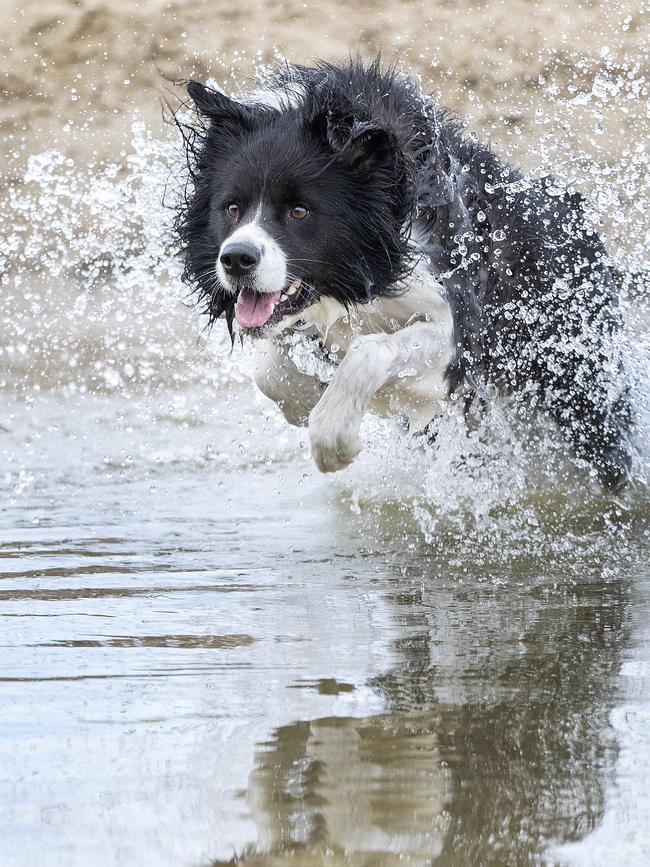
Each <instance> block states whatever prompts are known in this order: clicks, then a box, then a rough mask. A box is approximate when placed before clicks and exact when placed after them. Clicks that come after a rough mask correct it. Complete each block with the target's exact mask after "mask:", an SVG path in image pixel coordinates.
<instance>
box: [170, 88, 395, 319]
mask: <svg viewBox="0 0 650 867" xmlns="http://www.w3.org/2000/svg"><path fill="white" fill-rule="evenodd" d="M188 90H189V93H190V96H191V97H192V99H193V100H194V102H195V103H196V106H197V108H198V110H199V112H200V114H201V115H202V116H203V117H204V118H205V119H207V121H208V124H207V127H206V129H205V132H204V134H203V135H202V136H201V138H200V140H199V146H198V147H196V148H194V150H192V151H191V153H190V168H191V170H192V172H193V181H194V190H193V194H192V196H191V197H190V198H189V199H188V202H187V204H186V208H185V210H184V211H183V212H182V214H181V216H180V219H179V221H178V223H177V228H178V229H179V233H180V235H181V238H182V240H183V241H184V242H185V254H186V273H185V276H186V279H189V280H190V281H191V282H194V283H196V284H198V288H199V292H200V294H201V296H202V298H203V300H204V301H205V303H206V307H207V311H208V313H209V314H210V315H211V318H216V317H218V316H219V315H221V313H225V314H226V317H227V318H228V320H229V323H230V322H231V321H232V318H233V315H234V316H235V317H236V319H237V321H238V323H239V326H240V328H241V329H242V330H243V331H246V332H248V333H251V334H254V335H264V336H268V335H269V334H272V333H273V332H274V331H278V330H281V329H282V328H283V327H285V326H286V325H288V324H290V323H292V322H295V321H296V319H297V318H300V315H301V314H302V313H303V311H305V310H306V309H307V308H309V307H311V306H312V305H315V304H318V303H319V301H320V299H321V298H323V297H331V298H335V299H336V300H338V301H340V302H341V303H343V304H344V305H346V306H347V305H350V304H354V303H364V302H367V301H369V300H370V299H371V298H373V297H375V296H376V295H378V294H381V293H382V292H384V291H386V290H387V288H388V287H390V286H391V285H392V284H393V283H394V282H395V281H396V280H397V279H398V278H399V277H400V276H401V273H402V269H403V268H404V257H405V254H406V244H405V240H404V218H405V212H406V210H407V206H406V205H405V202H404V198H405V192H404V188H405V187H406V183H405V179H404V177H403V168H402V166H401V163H400V155H399V153H398V151H397V147H396V145H395V143H394V141H393V138H392V136H391V134H390V133H389V132H387V131H385V130H383V129H380V128H378V127H376V126H374V125H373V124H371V123H368V122H363V121H359V120H357V119H355V118H354V117H353V116H350V115H346V116H344V117H341V116H334V115H333V114H332V112H331V111H317V110H315V108H314V107H313V106H311V107H310V108H308V107H306V106H305V105H298V106H293V107H289V106H287V107H285V108H284V109H283V110H279V109H274V108H269V107H264V106H261V105H255V104H246V105H244V104H241V103H238V102H235V101H233V100H231V99H229V98H227V97H226V96H224V95H223V94H221V93H218V92H216V91H213V90H209V89H207V88H205V87H204V86H203V85H199V84H197V83H196V82H190V85H189V86H188Z"/></svg>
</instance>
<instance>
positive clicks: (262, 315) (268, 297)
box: [235, 279, 309, 330]
mask: <svg viewBox="0 0 650 867" xmlns="http://www.w3.org/2000/svg"><path fill="white" fill-rule="evenodd" d="M308 300H309V292H308V291H306V288H305V287H303V285H302V279H298V280H294V281H293V283H290V284H289V286H287V288H286V289H283V290H282V291H281V292H257V291H256V290H255V289H252V288H250V287H248V286H244V288H243V289H241V290H240V292H239V295H238V296H237V302H236V303H235V316H236V317H237V322H238V323H239V325H240V326H241V327H242V328H245V329H247V330H251V329H254V328H262V327H263V326H264V325H271V324H275V323H277V322H279V321H280V320H281V319H282V318H283V317H284V316H289V315H291V314H294V313H299V312H300V311H301V310H302V309H303V308H304V307H306V306H307V302H308Z"/></svg>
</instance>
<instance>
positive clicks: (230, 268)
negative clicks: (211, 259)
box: [219, 241, 260, 277]
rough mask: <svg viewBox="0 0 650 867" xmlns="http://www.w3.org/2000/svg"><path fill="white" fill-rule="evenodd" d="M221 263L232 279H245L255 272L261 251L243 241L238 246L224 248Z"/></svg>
mask: <svg viewBox="0 0 650 867" xmlns="http://www.w3.org/2000/svg"><path fill="white" fill-rule="evenodd" d="M219 261H220V262H221V264H222V265H223V270H224V271H225V272H226V274H228V275H230V276H231V277H243V276H244V275H245V274H250V272H251V271H254V270H255V268H256V267H257V265H259V261H260V251H259V250H258V249H257V247H255V246H253V244H246V243H244V242H243V241H242V242H240V243H238V244H229V245H228V246H227V247H224V249H223V251H222V253H221V256H219Z"/></svg>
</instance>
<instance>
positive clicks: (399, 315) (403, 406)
mask: <svg viewBox="0 0 650 867" xmlns="http://www.w3.org/2000/svg"><path fill="white" fill-rule="evenodd" d="M300 318H301V319H303V320H304V321H306V322H308V323H309V324H311V325H313V326H314V327H316V328H317V329H318V331H319V332H320V334H321V336H322V338H323V342H324V344H325V347H326V348H327V349H328V350H329V351H330V352H333V353H335V354H336V355H337V356H338V359H339V360H342V358H343V357H344V356H345V355H346V354H347V353H349V352H354V349H355V340H357V341H358V339H359V338H360V337H361V336H362V335H371V334H377V335H379V334H385V335H392V334H397V333H398V332H401V333H402V337H403V338H404V340H403V341H402V346H403V352H402V356H403V365H401V366H400V365H399V363H398V370H397V373H396V375H395V376H394V377H392V378H391V380H390V381H389V382H387V383H386V384H385V385H383V386H382V387H381V388H380V389H378V391H377V392H376V393H375V395H374V396H373V398H372V400H371V401H370V403H369V405H368V409H369V410H370V411H371V412H374V413H376V414H378V415H382V416H390V415H396V414H397V413H399V412H403V413H405V414H406V415H407V416H408V417H409V419H410V420H411V422H412V424H413V426H414V427H416V428H417V427H420V426H423V425H425V424H427V422H429V421H430V420H431V419H432V418H433V416H434V415H437V414H438V413H439V412H440V409H441V401H442V400H444V399H445V398H446V397H447V393H448V389H447V385H446V382H445V372H446V370H447V367H448V365H449V363H450V362H451V360H452V358H453V350H454V347H453V317H452V313H451V309H450V307H449V303H448V302H447V300H446V298H445V297H444V295H443V292H442V287H441V286H440V284H439V283H438V282H437V281H436V280H435V278H434V277H433V275H432V274H431V273H430V272H429V271H428V269H427V268H426V267H425V266H424V265H420V266H418V267H417V268H416V269H415V270H414V272H413V273H412V274H411V275H410V276H409V278H408V283H407V285H406V287H405V288H404V291H403V292H401V293H400V294H399V295H397V296H394V297H389V298H379V299H377V300H375V301H373V302H372V303H371V304H363V305H356V306H354V307H352V308H350V310H349V311H346V310H345V308H344V307H343V306H342V305H341V304H339V303H338V302H336V301H333V300H331V299H328V298H323V299H322V300H321V301H320V302H319V303H318V304H315V305H313V306H312V307H310V308H308V309H307V310H306V311H304V312H303V313H302V314H301V317H300ZM417 322H423V323H424V322H429V323H431V324H432V326H435V328H436V332H437V334H438V335H439V337H440V339H439V340H437V341H436V342H435V343H434V342H430V341H427V340H422V337H421V333H420V332H416V330H415V329H413V332H414V333H413V335H412V337H411V336H410V332H409V331H408V328H409V326H411V325H413V324H414V323H417ZM405 329H407V330H405ZM407 335H409V336H407ZM420 350H421V352H420Z"/></svg>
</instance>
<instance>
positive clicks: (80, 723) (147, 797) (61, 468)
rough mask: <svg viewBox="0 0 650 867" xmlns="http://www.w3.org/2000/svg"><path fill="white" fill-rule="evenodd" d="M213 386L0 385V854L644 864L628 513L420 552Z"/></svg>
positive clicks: (239, 395) (275, 425) (421, 545)
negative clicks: (99, 389)
mask: <svg viewBox="0 0 650 867" xmlns="http://www.w3.org/2000/svg"><path fill="white" fill-rule="evenodd" d="M214 395H215V387H214V385H213V384H209V385H196V384H194V385H192V384H190V385H188V386H187V387H186V388H176V389H174V390H171V389H170V390H167V391H165V390H164V389H162V388H159V389H157V390H156V392H155V395H154V396H152V395H151V394H142V395H137V394H136V395H133V394H132V395H130V397H129V398H124V397H123V396H122V395H120V394H115V393H106V394H85V395H84V394H81V395H80V394H77V395H76V396H74V397H71V396H70V395H68V396H67V398H64V397H62V396H60V395H57V394H53V393H41V394H40V395H39V396H38V399H36V400H34V401H33V403H32V405H31V410H30V411H29V412H26V411H25V408H24V404H23V403H22V401H18V400H16V399H12V398H9V397H8V396H7V395H5V400H4V404H3V405H4V408H5V410H8V412H6V414H5V421H4V427H5V431H4V432H3V433H2V435H1V439H0V447H1V449H2V456H3V464H4V467H5V470H4V483H3V492H2V509H1V512H0V521H1V524H0V526H1V533H0V617H1V618H2V636H3V638H2V643H3V645H4V648H3V654H2V660H3V664H2V670H1V672H0V674H1V680H0V720H1V723H2V739H1V740H0V769H1V770H0V779H1V781H2V792H3V794H2V799H1V804H2V813H3V817H2V818H3V821H2V824H3V828H4V829H5V833H3V835H2V837H1V838H0V862H1V863H2V864H3V865H6V867H13V865H24V864H27V863H28V864H30V865H39V864H42V865H66V867H73V865H87V864H89V863H92V864H94V865H98V867H100V865H101V867H103V865H129V864H138V865H166V864H169V865H172V864H173V865H179V864H187V865H195V864H196V865H201V864H210V863H214V864H220V863H231V861H232V859H233V858H234V857H235V856H239V857H240V858H241V863H243V864H250V865H252V864H269V865H274V864H283V863H288V862H291V863H299V864H328V865H329V864H369V865H370V864H381V865H390V864H397V863H400V864H411V865H425V864H426V865H428V864H431V863H439V864H444V865H456V864H458V865H465V864H470V863H471V864H495V865H502V864H523V863H540V862H542V861H545V859H549V862H550V863H555V862H557V863H563V864H564V863H567V864H569V863H576V864H577V863H585V864H600V863H602V864H616V863H626V864H638V865H641V864H645V863H647V860H648V856H649V854H650V839H649V837H648V835H647V832H646V831H642V830H641V829H643V828H644V827H645V828H646V829H647V822H646V820H647V818H648V816H649V815H650V804H649V803H648V794H647V787H646V784H645V781H646V779H647V771H648V766H647V762H648V760H647V746H648V739H649V737H650V704H649V702H648V699H649V696H648V683H649V681H648V647H649V643H648V642H649V639H650V634H649V629H648V626H647V623H648V610H649V606H650V567H649V565H648V562H649V561H648V551H649V548H650V540H649V538H648V521H647V506H646V504H645V502H644V501H643V498H639V501H638V502H637V504H636V505H633V504H632V503H631V502H628V503H627V505H624V504H622V503H619V504H618V505H616V504H615V503H613V502H608V501H604V500H601V501H600V502H597V503H596V505H595V506H594V499H595V497H592V498H591V500H588V501H587V504H586V505H585V502H577V503H575V504H573V505H571V504H569V503H568V502H567V501H564V503H563V505H562V511H561V512H560V511H559V510H556V515H555V518H554V519H553V520H551V521H550V523H549V526H547V527H542V528H541V530H540V528H539V527H538V528H537V529H536V530H535V529H534V528H530V531H531V533H532V532H535V533H537V534H538V535H537V536H535V537H533V536H529V535H528V534H527V533H524V534H523V535H518V534H517V532H516V530H517V526H516V522H514V521H513V520H512V519H509V520H510V524H509V525H507V526H504V525H503V524H501V525H500V528H499V527H497V523H496V521H495V527H494V531H495V532H494V536H493V544H491V542H490V535H491V532H492V531H491V530H489V529H488V531H487V532H484V533H482V534H477V533H476V532H475V533H473V534H468V535H467V536H464V535H463V533H461V532H459V531H458V529H457V528H456V527H454V526H450V527H449V528H448V529H447V534H446V536H445V538H440V539H438V540H435V541H434V542H433V543H427V542H425V541H424V539H423V536H422V531H421V528H420V526H419V525H418V523H417V521H416V520H414V518H413V516H412V514H411V511H410V509H409V508H405V506H404V504H403V503H402V504H397V503H394V502H393V503H391V502H389V501H387V500H386V501H384V502H383V503H379V502H376V503H375V504H374V505H367V504H365V505H364V504H360V503H359V502H358V501H354V502H353V501H352V499H351V498H350V490H351V488H353V487H355V486H358V485H361V484H362V482H366V483H367V478H368V473H369V468H368V467H366V469H365V470H363V468H362V469H361V470H359V475H358V477H357V478H356V480H355V479H354V478H353V479H352V480H348V481H346V482H337V481H332V479H331V478H329V477H321V476H318V474H317V473H316V472H315V471H314V470H313V468H312V466H311V464H310V463H309V461H308V454H307V449H306V443H305V440H304V436H303V435H302V434H300V433H298V432H295V431H292V430H291V429H287V428H285V427H284V426H283V425H282V423H281V422H280V420H279V419H278V417H277V415H276V414H275V413H274V412H273V410H272V409H271V408H270V407H269V406H268V405H267V404H266V403H265V402H262V400H261V399H259V398H257V397H256V396H255V394H254V391H253V388H252V386H251V385H250V383H247V382H244V383H242V384H240V385H230V386H229V387H228V389H227V393H225V394H224V393H222V394H221V395H220V396H219V399H218V400H216V399H214ZM367 460H368V461H369V460H370V457H368V458H367ZM629 499H630V500H631V501H633V500H634V497H631V498H629ZM537 507H538V511H539V512H540V514H543V508H542V504H539V503H538V504H537ZM549 511H553V510H552V509H549ZM617 513H618V514H617ZM508 526H510V530H511V538H510V540H509V541H508V536H507V528H508ZM497 530H498V532H497ZM531 542H532V543H533V544H531ZM505 544H507V545H508V549H507V550H505V549H504V547H503V546H504V545H505ZM567 844H568V845H567ZM590 847H592V848H590ZM622 851H625V859H624V861H623V858H622V856H621V852H622ZM617 859H620V860H617Z"/></svg>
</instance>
